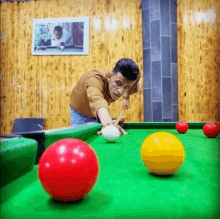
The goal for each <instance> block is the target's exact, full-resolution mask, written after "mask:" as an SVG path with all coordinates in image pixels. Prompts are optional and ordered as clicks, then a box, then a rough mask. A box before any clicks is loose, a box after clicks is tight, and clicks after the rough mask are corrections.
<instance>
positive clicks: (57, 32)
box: [52, 26, 73, 49]
mask: <svg viewBox="0 0 220 219" xmlns="http://www.w3.org/2000/svg"><path fill="white" fill-rule="evenodd" d="M52 41H53V45H56V46H57V47H58V49H64V48H65V47H66V46H68V47H71V46H73V38H72V36H71V35H70V33H69V32H68V31H67V30H65V29H64V28H62V27H61V26H56V27H55V28H54V35H53V37H52Z"/></svg>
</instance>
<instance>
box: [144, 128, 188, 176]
mask: <svg viewBox="0 0 220 219" xmlns="http://www.w3.org/2000/svg"><path fill="white" fill-rule="evenodd" d="M141 158H142V160H143V162H144V165H145V166H146V167H147V169H149V170H150V172H152V173H153V174H155V175H172V174H173V173H174V172H176V171H177V170H179V169H180V167H181V166H182V164H183V162H184V159H185V150H184V146H183V144H182V143H181V141H180V140H179V139H178V138H177V137H176V136H174V135H173V134H171V133H168V132H156V133H153V134H151V135H150V136H148V137H147V138H146V139H145V140H144V142H143V144H142V146H141Z"/></svg>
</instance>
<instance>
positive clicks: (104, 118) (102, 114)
mask: <svg viewBox="0 0 220 219" xmlns="http://www.w3.org/2000/svg"><path fill="white" fill-rule="evenodd" d="M97 116H98V117H99V120H100V122H101V123H102V125H103V127H106V126H107V125H113V122H112V118H111V116H110V115H109V112H108V109H107V108H105V107H101V108H99V109H98V111H97Z"/></svg>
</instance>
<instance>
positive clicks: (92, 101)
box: [85, 75, 109, 117]
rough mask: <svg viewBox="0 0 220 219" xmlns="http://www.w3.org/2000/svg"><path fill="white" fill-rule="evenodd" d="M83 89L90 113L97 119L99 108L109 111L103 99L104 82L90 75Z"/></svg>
mask: <svg viewBox="0 0 220 219" xmlns="http://www.w3.org/2000/svg"><path fill="white" fill-rule="evenodd" d="M85 88H86V92H87V96H88V100H89V106H90V108H91V110H92V113H93V115H94V116H95V117H97V111H98V109H99V108H101V107H105V108H107V109H109V104H108V102H107V101H106V100H105V98H104V82H103V81H102V79H101V77H100V76H98V75H92V76H91V77H90V78H88V79H87V81H86V83H85Z"/></svg>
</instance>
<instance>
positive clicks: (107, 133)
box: [102, 125, 120, 142]
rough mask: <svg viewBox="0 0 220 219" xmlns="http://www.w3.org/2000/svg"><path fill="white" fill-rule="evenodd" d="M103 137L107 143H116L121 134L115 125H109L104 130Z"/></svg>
mask: <svg viewBox="0 0 220 219" xmlns="http://www.w3.org/2000/svg"><path fill="white" fill-rule="evenodd" d="M102 136H103V138H104V139H105V140H106V141H107V142H116V141H117V140H118V138H119V136H120V132H119V130H118V128H116V127H115V126H114V125H108V126H106V127H105V128H104V129H103V131H102Z"/></svg>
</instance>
